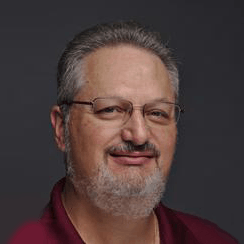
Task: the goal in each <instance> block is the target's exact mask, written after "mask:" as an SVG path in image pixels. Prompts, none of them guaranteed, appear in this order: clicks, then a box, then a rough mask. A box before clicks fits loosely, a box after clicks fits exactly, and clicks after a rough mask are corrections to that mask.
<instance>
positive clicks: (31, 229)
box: [11, 22, 237, 244]
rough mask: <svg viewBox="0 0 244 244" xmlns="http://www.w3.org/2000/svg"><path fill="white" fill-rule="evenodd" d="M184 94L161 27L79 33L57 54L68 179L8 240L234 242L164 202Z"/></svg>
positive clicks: (60, 134) (57, 131)
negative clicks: (40, 213)
mask: <svg viewBox="0 0 244 244" xmlns="http://www.w3.org/2000/svg"><path fill="white" fill-rule="evenodd" d="M177 97H178V72H177V68H176V65H175V62H174V60H173V59H172V57H171V54H170V52H169V50H168V49H167V48H166V47H165V46H164V45H163V44H162V43H161V40H160V37H159V35H158V34H155V33H152V32H149V31H147V30H145V29H144V28H143V27H142V26H140V25H139V24H136V23H134V22H119V23H112V24H103V25H98V26H95V27H93V28H91V29H88V30H86V31H84V32H81V33H80V34H78V35H77V36H76V37H75V38H74V39H73V40H72V41H71V42H70V43H69V44H68V45H67V47H66V49H65V51H64V53H63V55H62V57H61V59H60V61H59V65H58V102H57V105H56V106H54V107H53V108H52V111H51V123H52V126H53V130H54V135H55V140H56V143H57V146H58V148H59V149H60V150H61V151H62V152H64V154H65V163H66V177H65V179H62V180H61V181H60V182H58V183H57V185H56V186H55V187H54V190H53V192H52V196H51V201H50V203H49V205H48V206H47V208H46V209H45V212H44V215H43V217H42V218H41V219H40V220H39V221H37V222H33V223H29V224H27V225H26V226H24V227H23V228H21V229H20V231H19V232H18V233H17V234H16V235H15V237H14V238H13V240H12V241H11V243H13V244H15V243H25V244H28V243H37V244H38V243H50V244H57V243H77V244H78V243H87V244H90V243H92V244H103V243H116V244H120V243H123V244H125V243H126V244H127V243H128V244H130V243H133V244H139V243H140V244H142V243H145V244H155V243H156V244H159V243H163V244H173V243H187V244H197V243H198V244H205V243H206V244H211V243H213V244H218V243H221V244H227V243H230V244H231V243H237V241H236V240H235V239H234V238H232V237H231V236H230V235H228V234H227V233H225V232H224V231H222V230H220V229H219V228H218V227H216V226H215V225H214V224H212V223H210V222H208V221H206V220H201V219H199V218H197V217H193V216H190V215H187V214H183V213H180V212H176V211H173V210H171V209H168V208H166V207H165V206H163V205H162V204H161V203H159V202H160V199H161V197H162V194H163V192H164V188H165V183H166V181H167V177H168V174H169V171H170V167H171V163H172V159H173V155H174V151H175V144H176V136H177V128H176V122H177V120H178V119H179V115H180V113H181V112H182V111H183V110H182V108H181V106H180V105H178V104H177Z"/></svg>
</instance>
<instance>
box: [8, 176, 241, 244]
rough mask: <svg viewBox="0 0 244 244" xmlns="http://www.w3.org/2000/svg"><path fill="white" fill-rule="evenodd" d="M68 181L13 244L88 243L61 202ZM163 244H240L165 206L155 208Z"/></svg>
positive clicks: (208, 224)
mask: <svg viewBox="0 0 244 244" xmlns="http://www.w3.org/2000/svg"><path fill="white" fill-rule="evenodd" d="M64 183H65V179H62V180H60V181H59V182H58V183H57V184H56V185H55V186H54V189H53V191H52V194H51V200H50V202H49V204H48V206H47V207H46V208H45V210H44V214H43V216H42V217H41V219H40V220H38V221H34V222H30V223H28V224H26V225H24V226H23V227H21V228H20V229H19V230H18V231H17V233H16V234H15V235H14V237H13V238H12V239H11V240H10V242H9V244H73V243H74V244H85V242H84V241H83V240H82V238H81V237H80V236H79V234H78V232H77V231H76V229H75V227H74V226H73V224H72V223H71V221H70V219H69V217H68V215H67V213H66V211H65V209H64V206H63V204H62V200H61V193H62V190H63V186H64ZM155 213H156V215H157V218H158V223H159V231H160V243H161V244H237V243H238V241H237V240H236V239H234V238H233V237H232V236H230V235H229V234H228V233H226V232H225V231H223V230H221V229H220V228H218V227H217V226H216V225H215V224H213V223H211V222H209V221H207V220H203V219H200V218H198V217H195V216H192V215H189V214H184V213H181V212H178V211H174V210H171V209H169V208H167V207H165V206H164V205H163V204H161V203H160V204H159V205H158V206H157V208H156V209H155Z"/></svg>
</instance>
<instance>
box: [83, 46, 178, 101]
mask: <svg viewBox="0 0 244 244" xmlns="http://www.w3.org/2000/svg"><path fill="white" fill-rule="evenodd" d="M84 72H85V76H84V77H85V80H86V85H85V86H84V88H83V89H82V91H81V92H80V93H79V94H78V96H82V97H85V98H87V99H92V98H95V97H99V96H100V97H109V96H120V97H123V98H126V99H130V100H131V101H134V102H138V103H140V102H145V101H146V100H152V99H156V98H165V99H168V100H172V99H174V92H173V89H172V86H171V83H170V80H169V75H168V71H167V69H166V67H165V65H164V64H163V63H162V61H161V59H160V58H159V57H158V56H156V55H154V54H153V53H151V52H149V51H147V50H145V49H142V48H137V47H134V46H131V45H120V46H113V47H104V48H100V49H98V50H97V51H95V52H93V53H91V54H89V55H88V56H87V57H86V58H85V62H84Z"/></svg>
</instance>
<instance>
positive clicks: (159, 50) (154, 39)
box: [57, 21, 179, 123]
mask: <svg viewBox="0 0 244 244" xmlns="http://www.w3.org/2000/svg"><path fill="white" fill-rule="evenodd" d="M121 44H129V45H133V46H135V47H140V48H143V49H146V50H148V51H150V52H151V53H153V54H155V55H157V56H158V57H159V58H160V59H161V60H162V62H163V64H164V65H165V67H166V68H167V70H168V73H169V77H170V80H171V83H172V86H173V89H174V92H175V95H176V98H177V96H178V90H179V88H178V87H179V79H178V70H177V67H176V63H175V60H174V59H173V58H172V55H171V52H170V50H169V49H168V48H167V47H166V46H165V45H164V44H163V43H162V40H161V37H160V34H159V33H156V32H152V31H149V30H147V29H146V28H145V27H144V26H142V25H140V24H138V23H137V22H134V21H126V22H122V21H121V22H113V23H106V24H100V25H96V26H94V27H92V28H90V29H87V30H85V31H83V32H81V33H79V34H77V35H76V36H75V37H74V39H73V40H72V41H71V42H69V43H68V45H67V46H66V49H65V50H64V52H63V54H62V56H61V58H60V60H59V63H58V72H57V83H58V99H57V103H58V104H62V103H63V102H69V101H71V100H73V98H74V97H75V95H76V94H77V93H78V92H79V90H80V89H81V88H82V86H83V85H84V84H85V80H84V79H83V78H84V77H83V75H84V74H83V72H82V71H83V70H82V68H83V65H82V63H83V60H84V58H85V57H86V56H87V55H89V54H90V53H92V52H94V51H95V50H97V49H99V48H102V47H108V46H116V45H121ZM61 109H62V112H63V116H64V123H66V122H67V120H68V107H67V106H65V105H63V106H61Z"/></svg>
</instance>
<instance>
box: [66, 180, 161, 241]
mask: <svg viewBox="0 0 244 244" xmlns="http://www.w3.org/2000/svg"><path fill="white" fill-rule="evenodd" d="M62 199H63V204H64V207H65V209H66V212H67V214H68V216H69V218H70V220H71V222H72V224H73V225H74V227H75V229H76V230H77V232H78V233H79V235H80V236H81V238H82V239H83V240H84V241H85V243H87V244H90V243H92V244H103V243H106V244H110V243H116V244H120V243H128V244H130V243H133V244H137V243H138V244H139V243H140V244H142V243H145V244H146V243H147V244H150V243H152V244H154V243H155V241H156V237H157V236H156V230H157V229H156V227H157V222H155V221H156V218H155V217H156V216H154V213H153V212H152V213H151V214H150V215H149V216H148V217H143V218H129V217H124V216H114V215H112V214H111V213H108V212H105V211H104V210H102V209H100V208H98V207H96V206H94V205H93V204H92V203H91V202H90V201H89V199H88V198H87V197H86V196H84V194H81V193H79V192H77V191H76V190H75V189H74V187H73V185H72V183H71V182H69V181H68V180H67V181H66V184H65V188H64V192H63V195H62ZM111 233H112V234H111Z"/></svg>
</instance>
